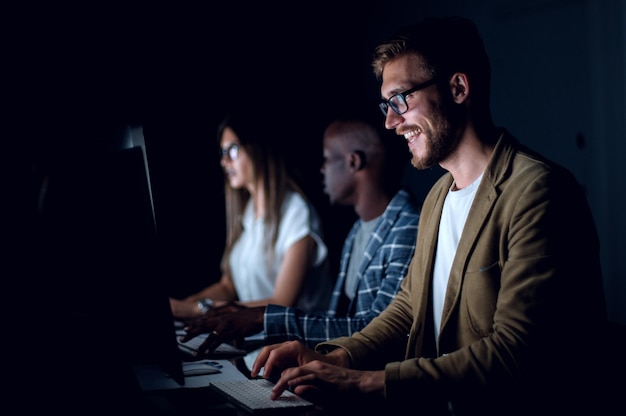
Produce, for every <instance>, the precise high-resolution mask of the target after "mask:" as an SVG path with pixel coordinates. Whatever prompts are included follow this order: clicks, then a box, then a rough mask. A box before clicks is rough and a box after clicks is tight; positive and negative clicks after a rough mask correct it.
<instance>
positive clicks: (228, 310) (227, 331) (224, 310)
mask: <svg viewBox="0 0 626 416" xmlns="http://www.w3.org/2000/svg"><path fill="white" fill-rule="evenodd" d="M264 313H265V306H256V307H252V308H248V307H245V306H242V305H240V304H238V303H235V302H228V303H226V304H224V305H222V306H218V307H216V308H211V309H210V310H209V311H207V312H206V313H205V314H204V315H202V316H199V317H197V318H195V319H194V320H192V321H191V322H190V323H189V325H188V326H186V327H185V335H183V336H182V337H181V338H180V340H181V341H182V342H186V341H189V340H190V339H192V338H194V337H196V336H198V335H200V334H203V333H208V334H209V336H208V337H207V338H206V340H205V341H204V342H203V343H202V345H200V347H199V348H198V352H197V353H196V354H195V355H196V356H197V357H204V356H208V355H210V354H211V353H212V352H213V351H214V350H215V348H217V346H218V345H220V344H221V343H223V342H230V341H233V340H241V339H243V338H245V337H247V336H250V335H254V334H256V333H259V332H261V331H262V330H263V314H264Z"/></svg>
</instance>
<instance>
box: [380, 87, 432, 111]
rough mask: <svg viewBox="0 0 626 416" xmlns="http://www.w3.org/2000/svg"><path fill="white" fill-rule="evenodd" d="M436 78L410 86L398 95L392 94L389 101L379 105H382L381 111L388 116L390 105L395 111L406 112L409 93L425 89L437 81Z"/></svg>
mask: <svg viewBox="0 0 626 416" xmlns="http://www.w3.org/2000/svg"><path fill="white" fill-rule="evenodd" d="M435 81H436V79H435V78H432V79H431V80H429V81H426V82H422V83H421V84H417V85H416V86H414V87H413V88H410V89H408V90H406V91H404V92H401V93H398V94H396V95H392V96H391V97H390V98H389V99H388V100H387V101H383V102H381V103H380V104H378V106H379V107H380V111H382V112H383V114H384V115H385V117H387V112H388V111H389V107H391V109H392V110H393V111H394V113H396V114H398V115H400V114H404V113H406V112H407V111H408V110H409V105H408V104H407V103H406V97H407V95H409V94H412V93H414V92H415V91H419V90H421V89H424V88H426V87H428V86H430V85H433V84H434V83H435Z"/></svg>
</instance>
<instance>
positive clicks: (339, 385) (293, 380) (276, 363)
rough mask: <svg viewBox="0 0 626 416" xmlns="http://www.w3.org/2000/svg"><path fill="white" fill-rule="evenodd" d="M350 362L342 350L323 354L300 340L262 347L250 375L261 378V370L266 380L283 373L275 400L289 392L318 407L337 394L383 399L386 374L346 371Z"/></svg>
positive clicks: (275, 390) (273, 394)
mask: <svg viewBox="0 0 626 416" xmlns="http://www.w3.org/2000/svg"><path fill="white" fill-rule="evenodd" d="M348 363H349V359H348V356H347V353H346V352H345V351H344V350H342V349H336V350H334V351H332V352H330V353H329V354H327V355H323V354H320V353H318V352H315V351H313V350H312V349H310V348H307V347H306V346H305V345H304V344H302V343H301V342H299V341H287V342H283V343H281V344H274V345H268V346H266V347H263V349H262V350H261V351H260V352H259V355H258V356H257V358H256V360H255V362H254V364H253V366H252V371H251V376H252V377H256V376H258V374H259V372H260V370H261V368H263V369H264V373H263V374H264V377H266V378H274V376H277V375H278V374H280V378H279V379H278V381H277V382H276V385H275V386H274V388H273V389H272V394H271V398H272V399H276V398H278V397H280V395H281V394H282V393H283V391H285V390H287V389H289V390H292V391H293V392H294V393H296V394H299V395H302V396H304V397H307V398H309V399H311V400H312V401H314V402H316V403H319V404H324V403H326V404H328V403H332V402H333V400H334V398H336V397H337V396H336V394H337V393H341V397H343V398H344V399H345V397H346V396H345V394H346V393H349V394H354V395H356V396H360V395H375V396H377V397H381V396H382V394H383V391H384V386H385V372H384V371H358V370H351V369H349V368H347V367H348ZM363 397H365V396H363Z"/></svg>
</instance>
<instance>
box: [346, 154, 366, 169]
mask: <svg viewBox="0 0 626 416" xmlns="http://www.w3.org/2000/svg"><path fill="white" fill-rule="evenodd" d="M350 162H351V165H352V166H353V167H354V169H356V170H361V169H363V168H364V167H365V164H366V163H367V160H366V158H365V152H363V151H362V150H355V151H354V152H352V156H351V157H350Z"/></svg>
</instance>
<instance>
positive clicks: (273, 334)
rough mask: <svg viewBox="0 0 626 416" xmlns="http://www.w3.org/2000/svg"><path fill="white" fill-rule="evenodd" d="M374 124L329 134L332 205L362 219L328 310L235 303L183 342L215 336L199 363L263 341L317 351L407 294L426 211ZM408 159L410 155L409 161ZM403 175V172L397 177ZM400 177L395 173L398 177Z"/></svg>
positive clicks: (196, 326)
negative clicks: (404, 286) (249, 341)
mask: <svg viewBox="0 0 626 416" xmlns="http://www.w3.org/2000/svg"><path fill="white" fill-rule="evenodd" d="M382 134H383V133H381V132H380V131H379V130H377V129H376V128H375V127H373V126H372V125H371V124H369V123H368V122H365V121H362V120H356V119H341V120H335V121H334V122H332V123H330V124H329V125H328V127H327V128H326V130H325V132H324V162H323V165H322V168H321V172H322V174H323V175H324V192H325V193H326V194H328V196H329V198H330V202H331V204H341V205H352V206H353V207H354V210H355V212H356V214H357V215H358V217H359V218H358V219H357V220H356V222H355V223H354V225H353V226H352V229H351V230H350V232H349V234H348V236H347V237H346V240H345V242H344V246H343V250H342V255H341V260H340V271H339V275H338V277H337V280H336V283H335V288H334V290H333V295H332V299H331V301H330V304H329V305H328V307H327V310H321V311H320V312H319V313H305V312H303V311H301V310H299V309H296V308H293V307H284V306H279V305H272V304H270V305H267V306H260V307H244V306H242V305H239V304H237V303H236V302H231V303H229V304H227V305H224V306H221V307H218V308H213V309H211V310H209V311H207V312H206V313H205V314H204V315H203V316H201V317H199V318H196V319H195V320H194V321H192V322H190V323H189V325H188V326H187V327H186V328H185V330H186V333H185V335H184V336H183V337H182V338H181V340H182V341H188V340H190V339H192V338H194V337H195V336H197V335H199V334H201V333H209V336H208V337H207V339H206V340H205V341H204V343H203V344H202V346H201V347H200V348H199V352H198V354H197V355H198V356H199V357H202V356H204V355H209V354H210V353H211V352H212V351H213V350H214V349H215V348H216V347H217V346H218V345H219V344H221V343H222V342H225V341H230V340H240V339H243V338H244V337H247V336H251V335H255V334H260V335H263V341H264V343H266V344H268V343H276V342H280V341H286V340H296V339H297V340H301V341H303V342H304V343H305V344H306V345H309V346H314V345H315V344H317V343H318V342H321V341H327V340H329V339H333V338H336V337H339V336H350V335H351V334H352V333H353V332H355V331H359V330H361V329H362V328H363V327H365V325H367V324H368V323H369V322H370V321H371V320H372V319H373V318H374V317H376V316H377V315H378V314H379V313H380V312H382V310H383V309H385V308H386V307H387V305H388V304H389V302H390V301H391V299H392V298H393V297H394V296H395V295H396V293H397V291H398V290H399V289H400V282H401V281H402V279H403V278H404V276H405V275H406V273H407V270H408V267H409V263H410V261H411V258H412V257H413V251H414V249H415V241H416V238H417V224H418V220H419V208H418V207H417V206H416V205H415V203H414V202H413V201H412V198H411V196H410V194H409V192H407V191H406V190H404V189H401V188H400V184H401V181H400V176H399V174H401V172H402V170H401V169H398V167H401V168H402V167H403V166H404V164H403V163H402V162H399V161H398V160H397V159H396V157H397V156H396V157H394V155H395V153H394V150H393V149H394V147H393V146H394V145H395V143H389V140H393V139H395V138H391V139H387V141H385V140H384V139H383V136H382ZM407 156H408V155H407ZM394 169H395V170H394ZM391 172H393V173H391Z"/></svg>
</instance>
